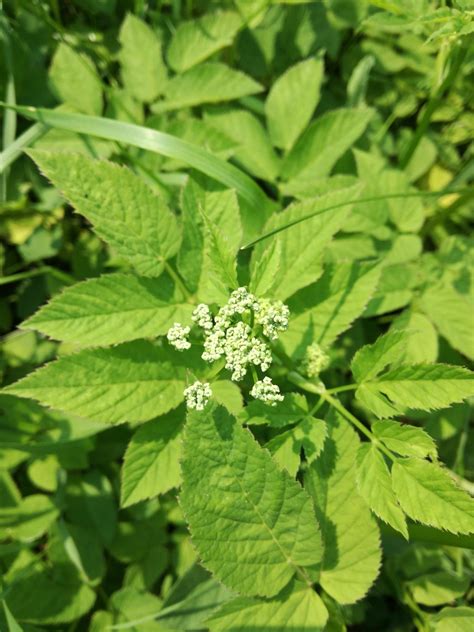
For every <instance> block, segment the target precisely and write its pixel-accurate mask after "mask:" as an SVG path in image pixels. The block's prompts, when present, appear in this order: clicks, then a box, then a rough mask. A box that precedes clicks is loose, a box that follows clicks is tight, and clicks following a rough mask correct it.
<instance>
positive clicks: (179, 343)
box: [166, 323, 191, 351]
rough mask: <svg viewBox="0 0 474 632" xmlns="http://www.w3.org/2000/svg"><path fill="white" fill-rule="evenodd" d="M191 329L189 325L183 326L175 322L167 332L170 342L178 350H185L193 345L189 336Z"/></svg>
mask: <svg viewBox="0 0 474 632" xmlns="http://www.w3.org/2000/svg"><path fill="white" fill-rule="evenodd" d="M190 331H191V329H190V328H189V327H183V325H181V324H180V323H175V324H174V325H173V326H172V327H171V328H170V329H169V330H168V333H167V334H166V337H167V338H168V342H169V343H170V345H173V347H174V348H175V349H177V350H178V351H185V350H186V349H189V348H190V347H191V343H190V342H189V340H188V338H187V336H188V334H189V332H190Z"/></svg>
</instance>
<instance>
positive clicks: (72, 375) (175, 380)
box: [5, 341, 185, 424]
mask: <svg viewBox="0 0 474 632" xmlns="http://www.w3.org/2000/svg"><path fill="white" fill-rule="evenodd" d="M172 357H173V356H172V355H171V354H170V355H167V354H166V353H165V352H164V351H163V350H162V349H160V348H159V347H156V346H154V345H153V344H152V343H150V342H145V341H135V342H130V343H125V344H123V345H118V346H117V347H114V348H111V349H92V350H85V351H79V352H78V353H74V354H72V355H68V356H63V357H61V358H59V360H56V361H55V362H50V363H49V364H46V365H45V366H43V367H42V368H40V369H38V370H37V371H35V372H34V373H31V374H30V375H28V376H27V377H25V378H23V379H22V380H20V381H19V382H16V384H13V385H11V386H9V387H7V388H6V389H5V392H7V393H12V394H15V395H18V396H19V397H30V398H32V399H35V400H37V401H39V402H41V403H42V404H43V405H46V406H52V407H53V408H59V409H62V410H65V411H67V412H72V413H75V414H78V415H83V416H84V417H89V418H91V419H96V420H98V421H101V422H103V423H110V424H116V423H123V422H126V421H148V420H149V419H153V418H154V417H156V416H157V415H161V414H163V413H166V412H168V411H169V410H171V409H172V408H175V407H176V406H178V404H179V403H180V402H181V401H182V399H183V389H184V387H185V384H184V368H183V367H180V366H176V365H173V363H172Z"/></svg>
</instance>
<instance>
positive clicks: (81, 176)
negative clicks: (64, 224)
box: [30, 150, 181, 276]
mask: <svg viewBox="0 0 474 632" xmlns="http://www.w3.org/2000/svg"><path fill="white" fill-rule="evenodd" d="M30 155H31V157H32V158H33V159H34V161H35V162H36V163H37V164H38V166H39V168H40V169H41V171H42V172H43V173H44V174H45V175H46V176H47V177H48V178H49V179H50V180H51V182H52V183H53V184H54V186H56V187H57V188H58V189H59V190H60V191H61V193H62V194H63V195H64V196H65V197H66V198H67V199H68V200H69V202H70V203H71V204H72V206H74V208H75V209H76V210H77V212H78V213H81V215H84V216H85V217H86V218H87V219H88V220H89V221H91V222H92V223H93V225H94V230H95V232H96V233H97V234H98V235H99V237H101V238H102V239H104V240H105V241H107V242H108V243H109V244H110V245H111V246H112V248H113V249H114V250H115V251H116V252H117V254H119V255H120V256H123V257H124V258H125V259H127V260H128V261H130V263H131V264H132V265H133V266H134V267H135V268H136V270H137V271H138V272H139V273H141V274H144V275H147V276H158V275H160V274H161V272H162V271H163V263H164V261H165V260H166V259H169V258H170V257H172V256H173V255H175V254H176V252H177V250H178V248H179V244H180V240H181V235H180V230H179V227H178V223H177V221H176V218H175V216H174V215H173V214H172V213H171V211H170V210H169V209H168V207H167V206H166V204H165V202H164V201H163V200H162V199H161V198H159V197H158V196H156V195H155V194H154V192H153V191H152V190H151V189H150V188H149V187H148V186H147V185H146V184H145V183H144V182H143V180H141V179H140V178H139V177H138V176H136V175H135V174H134V173H132V172H131V171H130V170H129V169H127V168H125V167H120V166H119V165H116V164H113V163H111V162H107V161H105V160H104V161H98V160H93V159H91V158H87V157H86V156H82V155H80V154H70V153H66V152H57V153H52V152H46V151H39V150H34V151H30Z"/></svg>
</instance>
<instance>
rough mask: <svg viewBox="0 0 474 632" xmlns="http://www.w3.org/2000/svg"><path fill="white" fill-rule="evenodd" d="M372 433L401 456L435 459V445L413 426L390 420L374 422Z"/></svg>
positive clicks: (428, 436) (427, 436) (420, 430)
mask: <svg viewBox="0 0 474 632" xmlns="http://www.w3.org/2000/svg"><path fill="white" fill-rule="evenodd" d="M371 430H372V432H373V433H374V435H375V436H376V437H377V439H380V441H382V443H383V444H384V445H385V446H387V448H389V450H393V451H394V452H397V453H398V454H400V455H401V456H417V457H420V458H424V457H426V456H430V457H433V458H437V456H438V451H437V449H436V443H435V442H434V439H432V438H431V437H430V435H429V434H428V433H427V432H425V431H424V430H422V429H421V428H416V427H415V426H410V425H408V424H401V423H400V422H398V421H393V420H392V419H384V420H380V421H376V422H375V423H373V424H372V427H371Z"/></svg>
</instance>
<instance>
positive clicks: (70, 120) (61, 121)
mask: <svg viewBox="0 0 474 632" xmlns="http://www.w3.org/2000/svg"><path fill="white" fill-rule="evenodd" d="M0 105H3V106H4V107H11V106H8V104H5V103H3V104H1V103H0ZM15 110H16V111H17V112H18V113H20V114H22V115H23V116H25V117H26V118H29V119H33V120H35V121H38V122H40V123H42V124H43V125H46V126H48V127H54V128H58V129H64V130H69V131H70V132H76V133H78V134H87V135H90V136H97V137H99V138H105V139H107V140H112V141H116V142H119V143H124V144H125V145H134V146H135V147H140V148H142V149H147V150H149V151H154V152H156V153H158V154H162V155H163V156H167V157H168V158H175V159H178V160H180V161H182V162H185V163H186V164H188V165H190V166H191V167H193V168H194V169H197V170H198V171H201V172H202V173H205V174H206V175H208V176H210V177H212V178H214V179H215V180H218V181H219V182H221V183H222V184H225V185H226V186H228V187H230V188H232V189H235V190H236V192H237V194H238V195H239V196H240V197H241V198H242V199H244V200H245V201H246V202H247V203H248V204H250V206H252V207H253V208H254V209H255V210H259V211H260V210H261V209H262V205H263V206H266V205H267V204H268V202H269V200H268V198H267V197H266V195H265V193H264V192H263V191H262V189H260V187H259V186H258V185H257V184H256V183H255V182H254V181H253V180H252V178H250V177H249V176H247V175H246V174H245V173H243V172H242V171H240V169H238V168H237V167H234V166H233V165H231V164H229V163H227V162H225V161H224V160H222V159H220V158H217V157H216V156H213V155H212V154H210V153H209V152H208V151H206V150H205V149H202V148H201V147H198V146H197V145H193V144H192V143H188V142H187V141H184V140H181V139H180V138H177V137H176V136H172V135H171V134H165V133H163V132H158V131H156V130H154V129H150V128H148V127H143V126H141V125H135V124H132V123H123V122H120V121H115V120H113V119H107V118H103V117H98V116H87V115H85V114H71V113H69V112H61V111H58V110H51V109H46V108H33V107H23V106H16V107H15ZM2 158H3V156H2Z"/></svg>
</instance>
